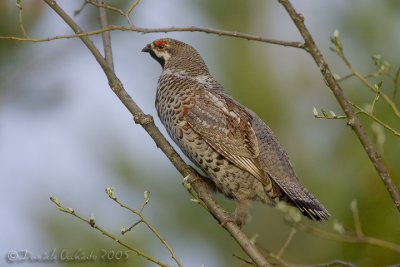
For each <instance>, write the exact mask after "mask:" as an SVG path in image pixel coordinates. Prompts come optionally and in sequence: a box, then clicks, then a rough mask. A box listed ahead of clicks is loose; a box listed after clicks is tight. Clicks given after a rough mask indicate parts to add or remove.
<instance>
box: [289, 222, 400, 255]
mask: <svg viewBox="0 0 400 267" xmlns="http://www.w3.org/2000/svg"><path fill="white" fill-rule="evenodd" d="M292 225H293V226H294V227H295V228H296V229H299V230H301V231H304V232H307V233H310V234H313V235H315V236H318V237H321V238H323V239H328V240H333V241H338V242H345V243H360V244H368V245H372V246H377V247H381V248H386V249H389V250H392V251H394V252H397V253H400V245H399V244H396V243H393V242H389V241H386V240H382V239H378V238H375V237H370V236H366V235H365V234H362V233H361V235H360V236H358V235H357V234H355V233H352V232H344V233H334V232H328V231H324V230H321V229H320V228H317V227H315V226H313V225H309V224H305V223H302V222H300V223H296V224H292Z"/></svg>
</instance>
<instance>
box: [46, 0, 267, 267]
mask: <svg viewBox="0 0 400 267" xmlns="http://www.w3.org/2000/svg"><path fill="white" fill-rule="evenodd" d="M43 1H44V2H45V3H46V4H47V5H48V6H49V7H50V8H52V9H53V10H54V11H55V12H56V13H57V14H58V15H59V16H60V17H61V18H62V19H63V20H64V21H65V22H66V23H67V24H68V25H69V26H70V27H71V29H72V30H73V31H74V32H75V33H76V34H78V35H79V34H81V33H82V30H81V29H80V27H79V26H78V25H77V24H76V23H75V22H74V21H73V20H72V18H71V17H70V16H68V14H66V13H65V12H64V10H63V9H62V8H61V7H60V6H58V4H57V3H56V2H55V1H53V0H43ZM79 38H80V39H81V40H82V42H83V43H84V44H85V45H86V47H87V48H88V49H89V50H90V52H91V53H92V54H93V56H94V57H95V58H96V60H97V62H98V63H99V64H100V66H101V67H102V69H103V71H104V73H105V74H106V76H107V79H108V81H109V85H110V87H111V89H112V90H113V92H114V93H115V94H116V95H117V96H118V98H119V99H120V100H121V102H122V103H123V104H124V105H125V106H126V108H127V109H128V110H129V112H130V113H131V114H132V115H133V116H134V119H135V122H136V123H138V124H140V125H141V126H142V127H143V128H144V129H145V130H146V131H147V133H148V134H149V135H150V136H151V137H152V138H153V140H154V142H155V143H156V145H157V147H159V148H160V149H161V150H162V151H163V152H164V154H165V155H166V156H167V157H168V159H169V160H170V161H171V163H172V164H173V165H174V166H175V167H176V168H177V170H178V171H179V172H180V173H181V174H182V175H183V176H187V175H190V181H189V182H190V183H191V184H192V187H193V188H194V189H195V191H196V192H197V194H198V196H199V198H200V199H201V200H202V201H203V202H204V203H205V204H206V205H207V208H208V210H209V212H210V213H211V214H212V215H213V216H214V218H215V219H216V220H217V221H218V222H219V223H220V224H221V225H222V226H223V227H224V228H225V229H226V230H227V231H228V232H229V233H230V234H231V236H232V237H233V238H234V239H235V240H236V241H237V243H238V244H239V245H240V246H241V247H242V249H243V250H244V251H245V252H246V253H247V254H248V256H249V257H250V258H251V259H252V260H253V261H254V263H255V264H256V265H257V266H263V267H267V266H270V264H269V263H268V262H267V260H266V259H265V258H264V256H263V255H262V254H261V253H260V251H259V250H258V249H257V248H256V247H255V246H254V244H252V243H251V241H250V240H249V239H248V238H247V236H246V235H245V234H244V233H243V232H242V231H241V230H240V229H239V227H238V226H237V225H236V224H235V223H233V220H232V218H231V217H230V216H229V215H228V214H227V213H226V212H225V211H224V210H223V209H222V208H221V207H220V206H219V205H218V204H217V203H216V202H215V201H214V200H213V198H212V194H211V192H210V190H209V189H208V185H207V184H206V182H204V181H202V179H201V178H200V177H198V176H197V174H196V173H195V172H194V171H193V170H192V169H191V168H190V167H189V166H188V165H186V163H185V162H184V161H183V160H182V158H181V157H180V156H179V154H177V153H176V151H175V150H174V149H173V148H172V146H171V145H170V144H169V143H168V141H167V140H166V139H165V137H164V136H163V135H162V134H161V132H160V131H159V130H158V128H157V127H156V126H155V124H154V121H153V119H152V117H151V116H149V115H145V114H144V113H143V111H142V110H141V109H140V108H139V106H138V105H137V104H136V103H135V102H134V101H133V99H132V98H131V97H130V95H129V94H128V93H127V92H126V90H125V89H124V87H123V85H122V83H121V81H120V80H119V79H118V77H117V76H116V75H115V73H114V71H113V70H112V69H111V68H110V67H109V65H108V64H107V62H106V61H105V60H104V58H103V57H102V55H101V54H100V52H99V51H98V50H97V48H96V47H95V45H94V44H93V43H92V41H90V39H89V38H88V37H87V36H85V35H82V36H79Z"/></svg>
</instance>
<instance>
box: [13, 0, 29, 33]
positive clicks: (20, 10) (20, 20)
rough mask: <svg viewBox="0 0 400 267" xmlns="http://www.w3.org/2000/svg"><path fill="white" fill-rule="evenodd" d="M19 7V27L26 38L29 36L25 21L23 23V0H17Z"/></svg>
mask: <svg viewBox="0 0 400 267" xmlns="http://www.w3.org/2000/svg"><path fill="white" fill-rule="evenodd" d="M16 5H17V7H18V21H19V27H20V29H21V32H22V34H23V35H24V37H25V38H29V37H28V34H27V33H26V30H25V27H24V23H23V20H22V18H23V16H22V5H21V0H17V3H16Z"/></svg>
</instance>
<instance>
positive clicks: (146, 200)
mask: <svg viewBox="0 0 400 267" xmlns="http://www.w3.org/2000/svg"><path fill="white" fill-rule="evenodd" d="M143 197H144V202H145V203H146V204H147V203H149V200H150V191H147V190H146V191H144V192H143Z"/></svg>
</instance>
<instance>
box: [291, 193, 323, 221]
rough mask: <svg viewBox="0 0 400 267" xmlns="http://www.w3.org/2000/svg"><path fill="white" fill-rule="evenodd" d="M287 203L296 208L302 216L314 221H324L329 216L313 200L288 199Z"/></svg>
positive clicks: (316, 201)
mask: <svg viewBox="0 0 400 267" xmlns="http://www.w3.org/2000/svg"><path fill="white" fill-rule="evenodd" d="M289 203H290V204H293V205H294V206H296V207H297V208H298V209H299V210H300V212H301V213H302V214H303V215H304V216H306V217H307V218H309V219H311V220H314V221H326V220H328V218H329V216H330V214H329V212H328V211H327V210H326V209H325V208H324V206H322V204H321V203H319V202H318V200H316V199H315V198H313V199H310V200H309V201H304V199H296V198H294V199H293V198H290V200H289Z"/></svg>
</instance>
